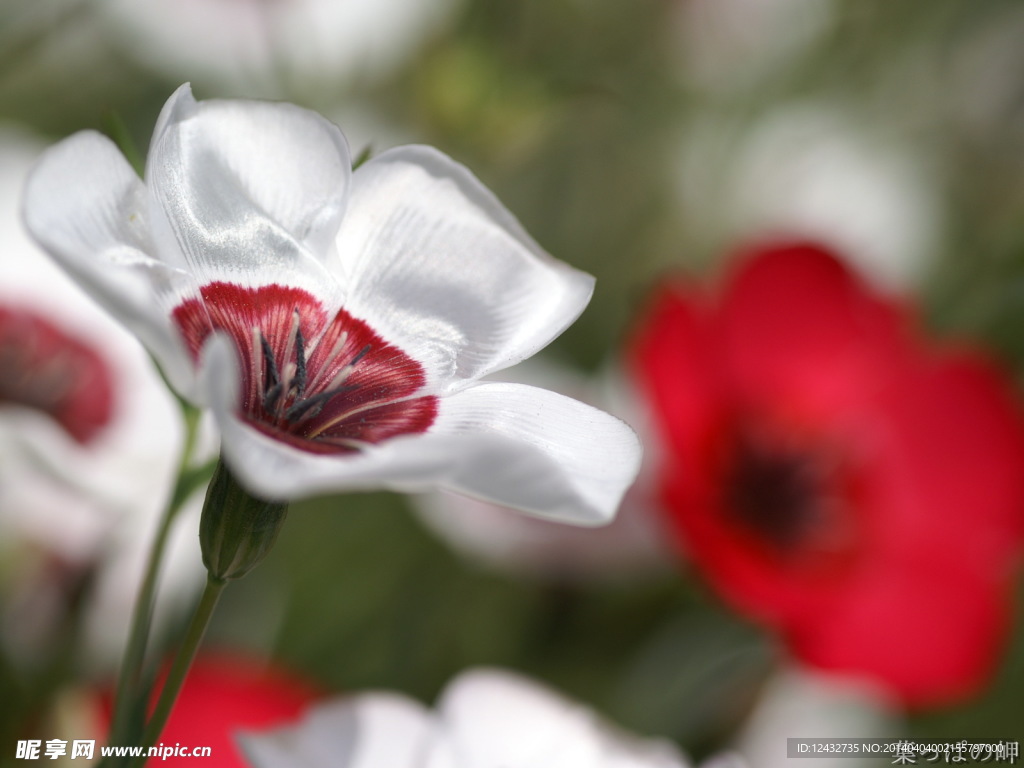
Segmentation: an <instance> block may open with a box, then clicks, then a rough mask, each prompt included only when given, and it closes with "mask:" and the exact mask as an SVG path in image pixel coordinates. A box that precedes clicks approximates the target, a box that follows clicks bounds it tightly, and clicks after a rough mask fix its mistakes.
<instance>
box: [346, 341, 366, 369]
mask: <svg viewBox="0 0 1024 768" xmlns="http://www.w3.org/2000/svg"><path fill="white" fill-rule="evenodd" d="M369 353H370V345H369V344H367V345H366V346H365V347H363V348H362V349H361V350H359V354H357V355H356V356H355V357H353V358H352V362H351V363H349V365H351V366H353V367H354V366H356V365H358V364H359V361H360V360H362V359H363V358H364V357H366V356H367V355H368V354H369Z"/></svg>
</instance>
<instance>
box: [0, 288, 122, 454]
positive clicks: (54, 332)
mask: <svg viewBox="0 0 1024 768" xmlns="http://www.w3.org/2000/svg"><path fill="white" fill-rule="evenodd" d="M0 403H13V404H17V405H23V406H27V407H29V408H34V409H36V410H39V411H42V412H44V413H46V414H48V415H49V416H51V417H52V418H53V419H55V420H56V421H57V422H58V423H59V424H60V425H61V426H62V427H63V428H64V429H65V430H66V431H67V432H68V434H69V435H71V437H72V438H74V439H75V440H77V441H78V442H79V443H82V444H85V443H88V442H89V441H91V440H92V439H93V438H94V437H96V435H97V434H98V433H99V432H100V431H101V430H102V429H103V427H105V426H106V425H107V424H108V423H109V422H110V419H111V417H112V415H113V410H114V384H113V378H112V376H111V374H110V370H109V368H108V367H107V364H106V363H105V362H104V360H103V359H102V358H101V357H100V355H99V354H98V353H97V352H96V350H94V349H93V348H92V347H90V346H88V345H87V344H85V343H84V342H82V341H81V340H79V339H76V338H73V337H71V336H69V335H68V334H67V333H65V332H64V331H63V330H62V329H61V328H59V327H57V326H56V325H54V324H53V323H51V322H50V321H49V320H48V319H46V318H44V317H41V316H40V315H37V314H35V313H34V312H31V311H28V310H24V309H15V308H10V307H0Z"/></svg>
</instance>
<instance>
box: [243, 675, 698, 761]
mask: <svg viewBox="0 0 1024 768" xmlns="http://www.w3.org/2000/svg"><path fill="white" fill-rule="evenodd" d="M282 725H284V724H282ZM238 740H239V743H240V744H241V746H242V748H243V751H244V752H245V753H246V755H247V757H248V758H249V762H250V764H251V765H252V766H253V768H286V766H287V767H290V766H296V765H301V766H305V767H306V768H328V766H330V768H414V766H415V767H416V768H420V767H421V766H422V767H423V768H688V766H689V762H688V761H687V760H686V759H685V758H684V757H683V755H682V754H681V753H680V751H679V750H678V749H677V748H676V747H675V746H674V745H673V744H671V743H670V742H668V741H666V740H661V739H640V738H638V737H636V736H633V735H632V734H627V733H624V732H622V731H619V730H617V729H616V728H615V727H614V726H612V725H611V724H609V723H607V722H605V721H604V720H603V719H602V718H601V717H599V716H598V715H597V714H596V713H595V712H594V711H593V710H591V709H589V708H587V707H585V706H584V705H582V704H579V703H576V702H573V701H570V700H569V699H566V698H564V697H562V696H561V695H560V694H558V693H556V692H554V691H551V690H548V689H547V688H545V687H544V686H542V685H539V684H537V683H535V682H533V681H531V680H528V679H525V678H522V677H519V676H518V675H514V674H511V673H509V672H503V671H501V670H490V669H477V670H470V671H468V672H464V673H463V674H461V675H460V676H459V677H457V678H456V679H455V680H453V681H452V682H451V683H449V684H448V686H447V688H445V690H444V692H443V693H442V694H441V698H440V701H439V702H438V704H437V707H436V709H435V710H433V711H431V710H428V709H427V708H426V707H424V706H423V705H422V704H420V703H419V702H417V701H414V700H412V699H409V698H407V697H404V696H400V695H397V694H392V693H365V694H361V695H359V696H351V697H346V698H341V699H335V700H333V701H328V702H325V703H323V704H319V705H317V706H314V707H312V708H311V709H310V710H309V711H308V712H307V713H306V715H305V716H304V717H303V718H302V719H301V720H300V721H299V722H298V723H295V724H290V725H284V727H280V728H277V729H275V730H269V731H267V732H265V733H244V732H243V733H241V734H240V737H239V739H238Z"/></svg>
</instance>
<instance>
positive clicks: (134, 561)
mask: <svg viewBox="0 0 1024 768" xmlns="http://www.w3.org/2000/svg"><path fill="white" fill-rule="evenodd" d="M40 151H41V147H40V145H39V144H38V143H37V142H35V141H33V140H32V139H31V138H29V137H27V136H25V135H23V134H21V133H18V132H15V131H14V130H13V129H11V128H3V129H0V307H3V308H4V309H6V310H9V311H11V310H13V311H16V312H19V313H25V315H26V316H30V317H37V318H39V321H38V322H45V323H48V324H50V325H52V327H53V329H55V330H54V331H53V332H54V333H56V334H57V337H55V339H50V340H48V342H47V343H48V344H49V346H48V347H47V348H46V349H47V351H48V355H49V361H48V362H47V363H45V364H44V363H40V364H39V365H36V366H30V369H29V370H27V371H26V370H22V371H21V372H20V374H19V372H18V371H17V370H15V369H14V368H13V367H12V364H11V362H12V358H11V355H14V354H16V352H15V349H16V342H17V341H18V337H17V336H14V337H12V338H8V339H6V340H5V342H4V351H3V352H0V354H6V355H7V357H5V360H6V362H5V363H4V369H3V371H2V372H0V378H3V379H4V380H6V381H8V383H10V382H11V381H14V379H15V378H16V377H17V376H19V375H20V376H23V377H26V378H25V381H24V382H23V384H24V387H34V388H35V395H36V397H35V401H31V399H30V400H29V401H26V400H25V398H21V401H20V402H15V401H12V400H11V398H10V391H9V390H8V391H7V392H6V394H7V395H8V396H7V397H4V396H3V395H2V394H0V557H3V558H4V559H5V560H6V561H7V562H8V563H9V564H13V565H12V567H11V568H9V569H8V573H9V574H10V575H12V578H13V579H14V584H13V585H12V586H11V587H10V588H11V589H12V590H13V591H14V592H16V593H17V595H18V600H17V602H19V603H21V604H22V605H23V606H24V610H15V611H14V613H13V614H11V615H8V616H7V617H6V621H5V624H6V625H7V626H6V627H5V629H6V630H7V637H8V640H9V641H11V642H14V643H15V644H18V643H19V642H20V645H21V647H22V648H23V649H24V650H26V651H28V652H31V650H32V648H31V646H32V643H33V642H34V640H33V638H35V637H37V635H38V633H39V632H45V627H46V625H47V622H46V621H41V622H40V625H39V626H36V627H30V626H28V625H27V624H26V623H25V622H24V619H25V617H30V616H36V617H38V616H41V615H42V613H44V612H43V611H41V610H33V606H35V608H36V609H38V608H39V607H40V605H41V604H42V603H43V602H44V601H45V598H44V595H47V594H50V596H51V598H52V599H54V600H57V601H58V602H59V600H60V597H59V596H57V595H54V594H53V590H51V589H50V587H53V586H54V585H53V584H48V583H45V582H46V581H47V580H49V579H51V578H52V577H54V576H58V580H59V579H60V578H61V577H60V576H59V574H62V573H63V574H64V577H68V575H69V574H71V573H75V572H83V573H84V572H85V571H90V572H93V576H94V578H95V579H96V580H97V586H96V588H95V589H94V590H93V598H92V599H93V600H94V601H95V603H96V607H97V610H96V611H90V612H91V613H97V614H98V615H97V616H96V617H95V620H96V621H98V622H100V624H101V625H102V628H103V632H104V633H105V634H106V635H108V636H109V637H110V639H111V640H114V641H115V642H119V641H120V640H121V639H122V638H123V635H124V633H125V632H126V630H127V621H128V619H127V616H128V612H129V611H130V606H131V600H132V597H131V595H133V592H134V589H135V588H136V587H137V585H138V582H139V580H140V579H141V573H142V568H143V566H142V561H143V559H144V557H145V554H146V551H147V550H148V547H149V539H150V537H151V536H152V534H153V531H154V529H155V525H156V518H157V515H158V514H159V512H160V511H161V510H162V508H163V504H164V499H165V498H166V496H167V494H168V493H169V490H170V486H171V483H172V482H173V480H174V474H175V470H176V465H177V458H178V452H179V450H180V443H181V426H180V420H179V418H178V415H177V406H176V405H175V404H174V402H173V400H172V398H171V396H170V393H168V392H167V390H166V387H165V386H164V385H163V382H162V381H161V380H160V378H159V376H158V374H157V373H156V372H155V371H154V370H153V367H152V364H151V362H150V361H149V359H148V357H147V355H146V353H145V352H144V350H143V349H142V348H141V347H140V346H139V344H138V342H136V340H135V339H134V338H132V336H131V335H130V334H128V333H127V332H126V331H125V330H124V329H123V328H121V327H120V326H119V325H118V324H117V323H116V322H115V321H114V320H113V319H111V318H109V317H108V316H107V315H106V314H105V313H104V312H103V311H102V310H100V309H99V307H97V306H96V305H95V304H94V303H93V302H92V300H91V299H89V298H88V297H87V296H86V295H85V294H83V293H82V292H81V290H80V289H79V288H78V287H77V286H75V285H74V284H73V283H72V282H71V280H70V279H68V277H67V276H66V275H64V274H63V273H62V271H61V270H60V269H59V268H58V267H57V266H56V265H54V264H53V263H52V261H51V260H50V259H48V258H47V257H46V256H45V254H43V253H42V252H41V251H40V250H39V249H38V247H37V246H35V245H34V244H33V243H32V242H31V241H30V240H29V239H28V237H27V235H26V234H25V233H24V231H23V228H22V224H21V221H20V220H19V216H18V211H19V207H20V205H19V203H20V195H21V191H22V188H23V185H24V180H25V177H26V175H27V174H28V171H29V169H30V167H31V165H32V163H33V162H34V161H35V159H36V157H37V156H38V155H39V153H40ZM23 328H24V326H23ZM38 333H39V332H38V331H36V332H35V335H33V333H32V332H30V331H27V330H26V332H25V333H24V334H23V340H24V341H25V343H26V344H29V343H36V344H39V343H41V342H40V339H39V338H38ZM63 339H67V340H69V341H68V342H67V343H73V344H77V345H81V347H82V349H83V350H87V351H85V352H82V353H81V355H82V356H84V357H81V358H78V357H69V356H68V354H67V353H63V352H58V351H56V349H57V346H59V345H60V344H61V343H64V342H63ZM22 359H25V357H24V354H23V355H22ZM28 359H29V360H31V357H29V358H28ZM82 360H86V361H91V362H89V364H88V365H86V366H85V367H84V368H83V365H82ZM91 366H99V367H100V368H101V369H102V370H103V371H104V373H103V374H102V375H104V376H106V377H108V383H109V399H108V400H107V401H106V404H104V402H99V401H102V400H103V399H104V398H103V397H102V393H103V390H102V389H98V390H97V389H95V388H93V389H90V388H88V387H86V388H85V390H84V391H83V395H84V396H83V397H78V398H77V400H78V401H77V402H76V403H75V406H74V407H75V409H77V411H78V412H79V413H78V415H76V416H75V417H74V420H73V421H72V422H71V423H72V424H75V423H77V424H79V426H78V427H77V428H74V429H72V430H71V431H69V430H68V428H67V425H68V421H67V419H66V418H65V419H63V421H64V424H63V425H62V423H61V420H59V419H56V418H54V416H53V415H51V414H50V413H47V412H45V410H43V409H42V408H41V407H40V403H44V402H46V397H45V395H46V392H44V391H42V390H48V391H49V392H51V393H56V394H59V393H60V392H62V391H64V390H65V389H66V388H67V387H72V388H74V387H76V386H80V385H77V384H75V383H74V381H72V380H73V379H75V378H76V377H78V376H81V375H83V373H84V374H86V375H90V371H91ZM22 367H23V368H24V366H22ZM91 375H96V374H95V372H92V374H91ZM28 377H34V380H31V381H30V380H29V378H28ZM62 380H63V381H64V385H66V386H64V387H62V386H61V381H62ZM3 388H4V387H3V385H2V384H0V389H3ZM23 391H24V388H23ZM90 396H95V397H96V398H97V399H98V402H95V403H90V402H89V397H90ZM104 408H106V410H104ZM58 416H60V414H58ZM82 425H85V426H82ZM76 431H77V432H78V435H77V436H76V434H75V432H76ZM192 549H193V550H195V551H194V552H193V553H192V556H191V557H188V556H184V557H179V558H177V559H176V562H175V564H174V567H173V569H172V573H171V574H170V575H169V577H168V582H169V583H170V584H173V585H177V586H176V587H174V588H173V589H176V590H177V591H179V592H180V591H181V588H182V586H183V581H182V580H183V579H184V582H185V583H187V582H188V576H187V575H186V574H188V573H190V572H191V571H193V570H195V569H197V568H198V547H196V546H195V545H194V542H193V546H192ZM33 563H35V564H33ZM40 564H41V565H40ZM47 564H48V565H47ZM196 572H197V573H198V571H196ZM23 577H24V578H23ZM40 580H42V581H40ZM72 580H73V579H72ZM56 589H57V590H58V591H59V590H60V586H59V584H58V586H57V587H56ZM172 591H173V590H172ZM122 592H123V593H125V594H124V596H123V597H122V596H121V593H122ZM37 601H39V602H38V603H37ZM99 606H102V608H100V607H99ZM12 638H13V639H12ZM19 638H20V640H19ZM94 650H98V651H99V652H100V653H106V650H105V649H102V648H101V649H96V648H95V647H94Z"/></svg>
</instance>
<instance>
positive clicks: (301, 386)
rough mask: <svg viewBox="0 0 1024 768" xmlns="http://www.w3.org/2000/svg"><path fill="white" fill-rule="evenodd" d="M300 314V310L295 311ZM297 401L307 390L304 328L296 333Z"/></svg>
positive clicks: (298, 329)
mask: <svg viewBox="0 0 1024 768" xmlns="http://www.w3.org/2000/svg"><path fill="white" fill-rule="evenodd" d="M295 312H296V313H298V310H295ZM295 369H296V370H295V387H294V389H295V399H296V400H298V399H300V398H301V397H302V393H303V392H305V390H306V340H305V339H303V338H302V328H301V327H299V328H297V329H296V331H295Z"/></svg>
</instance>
